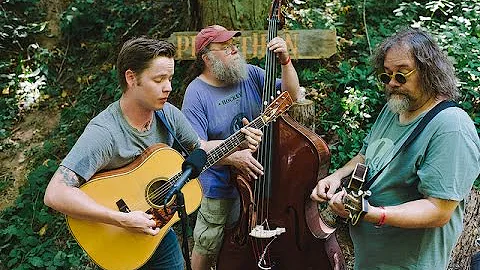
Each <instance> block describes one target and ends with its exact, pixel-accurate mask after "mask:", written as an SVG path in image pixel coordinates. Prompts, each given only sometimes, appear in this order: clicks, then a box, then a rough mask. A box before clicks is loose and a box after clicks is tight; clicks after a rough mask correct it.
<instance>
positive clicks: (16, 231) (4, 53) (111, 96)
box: [0, 0, 480, 269]
mask: <svg viewBox="0 0 480 270" xmlns="http://www.w3.org/2000/svg"><path fill="white" fill-rule="evenodd" d="M257 1H258V0H257ZM51 2H52V1H48V0H47V1H42V0H0V41H1V43H0V90H1V93H0V151H1V154H0V161H1V163H0V169H1V172H0V198H2V199H1V200H0V201H1V204H0V207H1V208H0V210H1V214H0V269H39V268H45V269H79V268H81V269H95V268H96V267H95V266H94V264H93V263H91V262H90V261H89V259H88V257H87V256H86V255H85V254H84V253H83V251H82V250H81V249H80V248H79V246H78V245H77V244H76V242H75V240H74V239H73V238H72V237H71V236H70V234H69V232H68V229H67V227H66V225H65V219H64V217H63V215H60V214H58V213H56V212H55V211H52V210H51V209H49V208H47V207H46V206H45V205H44V204H43V200H42V198H43V194H44V190H45V187H46V185H47V183H48V181H49V179H50V178H51V176H52V175H53V173H54V172H55V170H56V169H57V167H58V164H59V162H60V161H61V160H62V158H63V157H64V156H65V155H66V153H67V152H68V151H69V149H70V148H71V147H72V146H73V144H74V142H75V141H76V139H77V138H78V136H79V135H80V134H81V132H82V131H83V129H84V127H85V125H86V124H87V123H88V121H89V120H90V119H91V118H92V117H93V116H95V115H96V114H98V113H99V112H100V111H101V110H103V109H104V108H105V107H106V106H107V105H108V104H109V103H111V102H112V101H114V100H116V99H118V98H119V96H120V94H121V91H120V89H119V87H118V85H117V80H116V70H115V60H116V55H117V52H118V49H119V47H120V46H121V44H122V43H123V41H125V40H126V39H128V38H130V37H133V36H141V35H148V36H151V37H156V38H166V37H168V36H169V35H170V34H171V33H172V32H176V31H195V30H198V29H199V27H198V26H195V25H193V24H188V23H187V24H184V23H182V22H185V21H189V18H188V17H186V15H185V14H184V13H182V11H183V10H188V9H191V8H192V7H191V6H190V5H189V3H191V2H192V1H178V2H177V1H140V0H138V1H137V0H129V1H121V0H98V1H95V0H73V1H63V2H62V1H60V2H61V3H63V6H62V5H60V8H59V6H58V5H57V6H52V5H51ZM285 12H286V25H285V28H287V29H335V30H336V33H337V41H336V46H337V53H336V54H335V55H333V56H331V57H330V58H328V59H320V60H298V61H294V65H295V67H296V69H297V72H298V75H299V78H300V84H301V85H302V86H304V87H306V88H307V98H308V99H310V100H313V101H314V102H315V107H316V132H317V133H318V134H319V135H321V136H322V137H323V138H324V139H325V140H326V142H327V143H328V145H329V147H330V150H331V152H332V165H331V170H334V169H336V168H338V167H339V166H341V165H342V164H344V163H345V162H346V161H347V160H349V159H350V158H351V157H352V156H353V155H355V154H356V153H357V152H358V150H359V149H360V147H361V141H362V139H363V138H364V136H365V135H366V133H367V132H368V130H369V128H370V127H371V125H372V124H373V122H374V120H375V118H376V116H377V114H378V112H379V111H380V109H381V107H382V106H383V104H384V103H385V100H384V97H383V93H382V89H381V85H379V84H378V82H377V80H376V76H375V72H374V71H373V70H372V68H371V66H370V63H369V57H370V55H371V53H372V50H373V49H374V47H375V45H376V44H378V43H379V42H380V41H381V40H383V39H384V38H385V37H387V36H389V35H391V34H393V33H394V32H396V31H398V30H400V29H401V28H402V27H405V26H418V27H422V28H424V29H426V30H427V31H429V32H430V33H432V34H433V35H434V36H435V37H436V39H437V41H438V43H439V44H440V46H441V47H442V49H443V50H444V51H445V52H447V53H448V55H449V57H450V58H451V59H452V61H453V62H454V65H455V68H456V71H457V76H458V78H459V88H460V89H461V93H462V97H461V99H460V101H459V102H460V105H461V107H462V108H463V109H464V110H465V111H467V112H468V114H469V115H470V117H471V118H472V119H473V121H474V122H475V126H476V128H477V131H478V130H479V129H480V114H479V110H480V106H479V105H480V104H479V103H480V94H479V92H480V91H479V90H480V86H479V80H480V61H479V59H480V39H479V38H480V23H479V19H478V18H480V3H479V0H464V1H461V3H460V2H459V1H455V2H453V1H398V0H364V1H359V0H331V1H323V0H316V1H300V0H294V1H291V2H290V3H289V4H288V5H287V9H286V10H285ZM193 13H195V12H193ZM165 20H171V21H169V22H167V23H163V24H162V23H161V22H162V21H165ZM165 25H168V28H166V27H165ZM55 26H57V27H55ZM265 29H266V28H265ZM238 30H250V29H238ZM251 62H252V63H254V64H258V65H260V66H262V65H263V63H262V61H261V60H255V59H254V60H251ZM191 63H192V62H191V61H177V63H176V70H175V76H174V79H173V89H174V92H172V94H171V98H170V102H172V103H173V104H175V105H177V106H178V107H180V106H181V101H182V97H183V92H184V89H185V85H184V83H183V82H182V78H184V77H185V74H186V72H187V70H188V67H189V66H190V64H191ZM22 132H23V133H22ZM20 133H21V134H20ZM474 188H476V189H480V182H479V179H477V181H476V182H475V184H474ZM477 208H478V207H477Z"/></svg>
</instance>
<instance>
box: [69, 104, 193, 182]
mask: <svg viewBox="0 0 480 270" xmlns="http://www.w3.org/2000/svg"><path fill="white" fill-rule="evenodd" d="M163 110H164V112H165V116H166V118H167V121H168V122H169V124H170V126H171V128H172V129H173V132H174V133H175V136H176V137H177V138H178V140H179V141H180V143H181V144H182V145H183V146H184V147H186V148H187V149H188V150H190V151H191V150H192V149H194V148H197V147H199V145H200V142H199V138H198V135H197V133H196V132H195V131H194V130H193V128H192V126H191V125H190V123H189V122H188V121H187V119H186V118H185V116H184V115H183V114H182V112H180V110H179V109H178V108H176V107H175V106H173V105H171V104H170V103H166V104H165V105H164V107H163ZM154 119H155V120H154V121H152V124H151V127H150V129H149V130H148V131H145V132H140V131H138V130H136V129H135V128H133V127H132V126H131V125H130V124H129V123H128V122H127V121H126V119H125V118H124V116H123V113H122V111H121V109H120V103H119V101H116V102H114V103H112V104H110V105H109V106H108V107H107V108H106V109H105V110H103V111H102V112H101V113H100V114H98V115H97V116H96V117H95V118H93V119H92V120H91V121H90V122H89V123H88V125H87V127H86V128H85V130H84V131H83V133H82V135H81V136H80V138H79V139H78V140H77V142H76V143H75V145H74V146H73V148H72V150H71V151H70V152H69V153H68V155H67V156H66V157H65V159H64V160H63V161H62V163H61V165H62V166H65V167H67V168H69V169H70V170H72V171H74V172H75V173H77V174H78V175H79V176H81V177H82V178H83V179H85V180H87V181H88V180H89V179H90V178H91V177H92V176H93V175H94V174H95V173H96V172H98V171H105V170H112V169H116V168H120V167H123V166H125V165H127V164H129V163H130V162H132V161H133V160H135V158H137V157H138V156H139V155H140V154H141V153H142V152H143V151H145V149H147V148H148V147H149V146H152V145H154V144H157V143H164V144H167V145H169V146H172V144H173V139H172V137H171V136H170V135H169V133H168V130H167V129H166V128H165V126H164V124H163V123H162V121H161V120H160V119H159V118H158V117H157V116H155V117H154Z"/></svg>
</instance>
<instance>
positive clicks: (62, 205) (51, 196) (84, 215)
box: [44, 167, 122, 226]
mask: <svg viewBox="0 0 480 270" xmlns="http://www.w3.org/2000/svg"><path fill="white" fill-rule="evenodd" d="M78 184H79V181H78V176H76V175H75V174H74V173H73V172H71V171H70V170H68V169H66V168H64V167H60V168H59V169H58V170H57V172H56V173H55V175H54V176H53V177H52V180H51V181H50V183H49V184H48V187H47V190H46V192H45V197H44V202H45V204H46V205H47V206H49V207H51V208H53V209H55V210H57V211H59V212H61V213H63V214H65V215H68V216H71V217H74V218H78V219H85V220H91V221H95V222H102V223H108V224H112V225H116V226H119V224H120V222H119V220H120V218H121V216H122V213H121V212H119V211H114V210H112V209H110V208H107V207H105V206H103V205H100V204H98V203H96V202H95V201H94V200H93V199H92V198H90V197H89V196H87V195H86V194H85V193H84V192H83V191H81V190H80V189H79V188H78V187H77V185H78Z"/></svg>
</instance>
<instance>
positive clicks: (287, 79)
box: [282, 61, 300, 100]
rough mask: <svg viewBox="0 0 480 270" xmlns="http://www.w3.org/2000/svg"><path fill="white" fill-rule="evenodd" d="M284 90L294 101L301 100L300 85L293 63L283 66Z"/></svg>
mask: <svg viewBox="0 0 480 270" xmlns="http://www.w3.org/2000/svg"><path fill="white" fill-rule="evenodd" d="M282 90H283V91H288V93H289V94H290V96H291V97H292V99H293V100H298V99H299V98H300V83H299V81H298V76H297V71H296V70H295V67H293V64H292V62H291V61H290V63H288V64H287V65H282Z"/></svg>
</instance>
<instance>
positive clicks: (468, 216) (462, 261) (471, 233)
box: [447, 188, 480, 270]
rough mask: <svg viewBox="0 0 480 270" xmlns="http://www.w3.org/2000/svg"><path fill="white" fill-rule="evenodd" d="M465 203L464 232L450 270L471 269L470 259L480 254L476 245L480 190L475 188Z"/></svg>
mask: <svg viewBox="0 0 480 270" xmlns="http://www.w3.org/2000/svg"><path fill="white" fill-rule="evenodd" d="M465 203H466V206H465V215H464V218H463V232H462V234H461V235H460V238H459V239H458V242H457V245H456V246H455V248H454V249H453V251H452V255H451V257H450V263H449V265H448V268H447V269H448V270H468V269H470V258H471V257H472V255H473V254H475V253H476V252H480V246H478V245H476V244H475V241H476V239H477V238H479V224H480V190H478V189H475V188H473V189H472V191H471V192H470V196H469V197H468V200H466V202H465Z"/></svg>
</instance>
